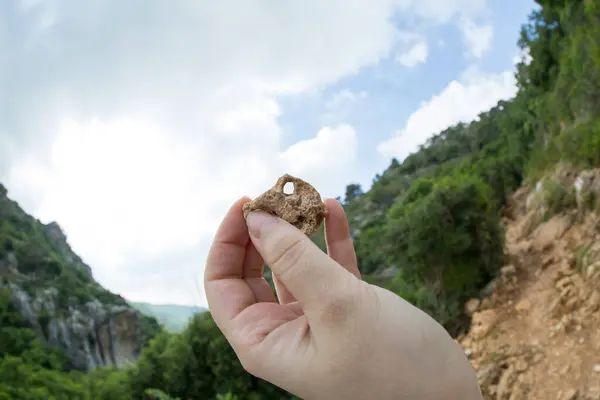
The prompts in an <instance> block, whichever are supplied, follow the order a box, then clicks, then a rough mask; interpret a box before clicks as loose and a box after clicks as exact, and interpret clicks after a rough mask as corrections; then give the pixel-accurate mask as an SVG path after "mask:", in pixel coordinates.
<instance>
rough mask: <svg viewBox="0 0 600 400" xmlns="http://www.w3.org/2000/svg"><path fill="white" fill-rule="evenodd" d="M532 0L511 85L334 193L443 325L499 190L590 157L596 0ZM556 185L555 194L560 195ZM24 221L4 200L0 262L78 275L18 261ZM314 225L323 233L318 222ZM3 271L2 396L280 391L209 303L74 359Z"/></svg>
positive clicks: (479, 268)
mask: <svg viewBox="0 0 600 400" xmlns="http://www.w3.org/2000/svg"><path fill="white" fill-rule="evenodd" d="M537 3H538V4H539V5H540V6H541V9H540V11H535V12H532V14H531V16H530V19H529V21H528V22H527V23H526V24H525V25H524V26H523V28H522V32H521V40H520V42H519V46H520V47H521V49H523V50H524V51H526V52H527V53H528V54H529V55H530V57H531V58H530V59H529V58H524V59H523V60H522V62H521V63H519V65H518V71H517V75H516V76H517V80H518V85H519V91H518V94H517V95H516V97H515V98H513V99H511V100H510V101H502V102H500V103H498V104H497V105H496V106H495V107H494V108H492V109H491V110H488V111H487V112H485V113H482V114H481V115H480V116H479V118H478V119H477V120H476V121H473V122H471V123H469V124H458V125H456V126H453V127H449V128H448V129H446V130H445V131H443V132H440V133H438V134H436V135H435V136H434V137H432V138H431V139H430V140H428V142H427V143H425V144H423V145H422V146H421V148H420V149H419V151H417V152H415V153H414V154H412V155H410V156H409V157H408V158H406V159H405V160H402V162H398V161H397V160H394V161H393V162H392V163H391V165H390V166H389V168H387V169H386V170H385V171H383V172H382V173H381V174H379V175H377V176H376V177H375V179H374V182H373V185H372V187H371V189H370V190H369V191H368V192H365V193H363V192H362V190H361V188H360V187H359V186H358V185H355V184H350V185H348V187H347V189H346V193H345V194H344V196H342V199H341V200H342V201H343V204H344V207H345V208H346V210H347V213H348V216H349V219H350V225H351V231H352V235H353V238H354V240H355V247H356V251H357V255H358V260H359V267H360V269H361V271H362V273H363V275H364V277H365V279H366V280H368V281H369V282H371V283H374V284H377V285H381V286H384V287H386V288H388V289H390V290H392V291H394V292H395V293H397V294H399V295H401V296H402V297H404V298H405V299H407V300H408V301H410V302H412V303H413V304H415V305H417V306H418V307H420V308H422V309H423V310H425V311H426V312H428V313H430V314H431V315H432V316H433V317H435V318H436V319H437V320H438V321H440V322H441V323H442V324H443V325H444V326H445V327H446V328H447V329H449V331H450V332H452V333H453V334H459V333H461V332H463V331H464V330H465V329H466V328H467V324H468V322H469V318H468V317H467V316H465V315H463V306H464V303H465V302H466V301H467V300H468V299H469V298H471V297H476V296H477V294H478V293H479V292H480V291H481V290H482V289H483V288H484V287H485V286H486V284H487V283H488V282H489V281H490V280H491V279H493V278H494V277H496V276H497V275H498V273H499V270H500V267H501V266H502V265H503V264H504V262H505V257H506V256H505V246H504V240H505V235H504V231H503V226H502V223H501V219H502V213H503V209H504V206H505V205H506V204H507V200H508V198H509V195H510V194H511V193H512V192H513V191H515V190H516V189H517V188H519V186H521V185H523V184H526V185H527V184H531V183H533V182H536V181H537V179H538V178H539V177H540V176H542V174H544V172H545V171H546V170H547V169H548V168H551V167H553V166H554V165H555V164H556V163H557V162H559V161H563V162H566V163H570V164H572V166H573V167H574V168H589V167H592V166H598V165H600V117H599V116H600V89H599V88H600V5H599V4H598V2H597V1H590V0H562V1H561V0H553V1H550V0H537ZM561 188H562V187H561V186H560V185H559V186H558V187H557V189H556V193H558V195H561V194H564V195H566V196H569V195H570V193H569V192H568V190H567V192H566V193H565V192H564V190H566V189H564V188H562V189H561ZM3 195H6V191H4V192H3ZM559 197H560V196H559ZM590 204H592V206H597V202H595V203H594V202H591V203H590ZM23 221H24V220H22V219H20V220H18V221H17V220H15V219H13V218H12V217H11V216H10V215H7V214H2V220H0V228H1V229H0V237H2V245H3V247H2V248H1V249H0V260H2V261H0V271H2V270H3V266H4V265H9V263H10V262H11V261H10V260H11V257H12V256H9V255H10V254H15V253H16V254H17V260H18V261H19V263H18V269H21V268H22V267H21V265H22V264H21V263H24V264H23V266H24V268H27V269H28V271H31V272H32V273H34V274H36V275H39V276H42V275H43V276H44V277H45V278H44V279H49V280H50V281H51V282H55V283H56V286H57V288H58V290H59V291H60V290H62V289H60V288H62V287H65V286H61V285H63V283H61V282H62V280H66V279H75V280H77V279H79V280H81V279H83V277H81V276H80V275H81V274H83V272H81V271H79V272H77V271H75V270H73V271H71V272H68V273H67V272H66V269H65V268H63V267H61V266H60V265H62V264H61V263H60V262H59V263H58V264H59V265H57V263H56V262H54V261H53V259H52V258H47V257H46V258H44V257H42V258H36V259H33V260H31V262H28V261H25V260H27V258H26V257H27V255H28V254H33V253H30V251H29V250H27V251H25V252H24V254H23V256H18V252H19V248H17V247H18V246H17V247H15V242H14V241H13V240H6V239H5V238H6V237H7V236H10V237H14V236H15V235H17V236H19V237H20V240H21V242H20V243H31V246H32V247H30V250H31V252H35V251H37V247H36V246H41V244H39V243H38V242H29V241H28V240H27V239H28V238H29V237H34V235H38V234H39V232H37V231H35V230H33V231H31V230H30V229H29V228H28V226H29V225H28V222H27V223H25V224H23V223H22V222H23ZM7 232H8V233H7ZM313 239H314V241H315V242H316V243H317V244H319V245H320V246H321V247H323V246H324V239H323V230H322V229H321V231H319V232H317V233H316V234H315V235H314V238H313ZM55 253H56V251H55ZM57 254H58V253H57ZM22 257H25V258H22ZM59 261H60V260H59ZM44 274H50V275H48V276H46V275H44ZM3 279H7V278H6V277H5V278H3ZM11 279H12V278H11ZM3 282H4V283H3V286H4V287H5V288H4V289H3V292H2V293H0V357H1V359H0V399H48V398H52V396H55V398H57V399H63V398H64V399H67V398H68V399H110V400H113V399H150V398H164V399H167V398H179V399H217V398H218V399H230V400H233V399H280V398H288V397H289V396H287V395H286V394H285V393H283V392H282V391H280V390H278V389H276V388H274V387H273V386H271V385H269V384H267V383H265V382H263V381H260V380H258V379H256V378H254V377H252V376H250V375H249V374H247V373H246V372H244V370H243V369H242V367H241V365H240V363H239V362H238V361H237V359H236V357H235V354H234V353H233V350H232V349H231V347H230V346H229V344H228V343H227V341H226V340H225V339H224V337H223V336H222V335H221V333H220V332H219V330H218V329H217V327H216V325H215V324H214V322H213V321H212V319H211V317H210V313H204V314H197V315H196V316H195V317H194V318H193V320H192V321H191V323H190V324H189V325H188V326H187V327H186V329H185V330H184V331H183V332H182V333H168V332H165V331H160V333H158V334H157V335H156V336H155V337H154V339H152V340H151V342H150V343H149V345H148V346H147V347H146V348H145V349H144V351H143V353H142V355H141V358H140V359H139V361H137V363H135V364H132V365H122V366H121V368H120V369H116V368H114V367H113V366H107V367H104V368H99V369H95V370H94V371H93V372H89V373H84V372H79V371H74V370H73V369H72V368H71V366H70V365H69V363H68V362H67V361H66V360H67V358H66V355H65V354H64V351H63V350H61V349H60V347H55V348H56V351H53V352H47V351H44V350H43V349H44V348H45V347H44V346H45V345H44V344H43V343H42V342H43V340H40V339H39V338H40V335H39V334H38V333H37V332H36V330H35V327H33V326H31V324H30V322H28V321H27V319H26V318H24V317H23V313H22V312H20V311H19V310H18V308H17V306H16V305H15V304H14V302H11V300H10V299H11V294H10V293H9V291H10V290H11V289H10V287H9V285H8V283H11V282H8V281H6V280H5V281H3ZM69 282H71V281H69ZM67 287H69V288H80V287H85V288H86V292H85V293H81V296H87V294H88V293H93V294H94V296H96V297H97V298H100V297H102V293H103V292H99V290H100V289H98V288H96V287H95V286H94V285H92V284H81V282H80V281H74V282H72V283H69V286H67ZM94 291H97V292H94ZM74 295H76V296H78V295H79V291H76V292H75V293H74ZM114 299H115V298H113V297H110V298H109V299H108V300H107V301H110V302H113V301H116V300H114ZM101 301H104V300H101ZM146 322H147V325H152V323H151V322H150V321H146ZM151 331H153V332H156V331H157V330H156V329H151ZM166 393H168V395H167V394H166ZM169 396H171V397H169Z"/></svg>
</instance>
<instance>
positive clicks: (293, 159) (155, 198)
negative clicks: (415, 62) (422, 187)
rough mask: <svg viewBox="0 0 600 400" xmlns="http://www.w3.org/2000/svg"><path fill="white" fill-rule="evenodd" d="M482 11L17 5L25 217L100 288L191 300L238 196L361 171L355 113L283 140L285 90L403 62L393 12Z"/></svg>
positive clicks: (379, 6)
mask: <svg viewBox="0 0 600 400" xmlns="http://www.w3.org/2000/svg"><path fill="white" fill-rule="evenodd" d="M483 8H484V2H483V0H453V1H447V2H444V3H443V4H441V3H439V2H438V1H437V0H436V1H434V0H421V1H415V0H373V1H369V2H356V1H354V2H351V4H350V5H349V3H348V1H347V0H332V1H327V2H323V1H320V0H309V1H292V2H265V1H262V0H251V1H239V0H238V1H236V0H225V1H219V2H166V1H160V0H137V1H134V0H131V1H127V2H114V1H107V0H95V1H93V2H81V1H79V0H62V1H50V0H31V1H27V2H21V3H20V5H18V4H17V3H15V2H10V1H9V2H2V4H1V5H0V77H2V78H0V79H1V80H0V87H2V89H1V90H0V180H1V181H2V182H3V183H5V184H6V186H7V187H8V189H9V191H10V196H11V197H12V198H14V199H16V200H17V201H19V202H20V203H21V204H22V205H23V206H24V207H25V208H26V210H27V211H28V212H30V213H33V214H34V215H36V216H38V217H40V218H41V219H42V220H44V221H49V220H57V221H58V222H59V224H60V225H61V226H62V227H63V228H64V229H65V231H66V233H67V235H68V237H69V241H70V242H71V243H72V245H73V247H74V249H75V251H76V252H78V253H79V254H81V255H82V257H83V258H84V259H85V260H86V261H87V262H88V263H89V264H91V265H92V267H93V271H94V275H95V276H96V277H97V279H98V280H99V281H100V283H102V284H103V285H105V286H107V287H108V288H110V289H111V290H114V291H117V292H119V293H121V294H123V295H124V296H126V297H129V298H132V299H135V300H145V301H155V302H166V301H168V302H182V303H183V302H190V300H192V299H191V298H190V293H191V292H190V291H188V289H189V290H196V288H194V287H193V286H191V287H189V286H188V287H187V288H185V289H182V288H183V287H185V285H186V284H188V283H189V282H192V281H194V280H195V279H196V278H197V277H198V276H201V275H202V269H203V265H204V258H205V255H206V251H207V248H208V246H209V244H210V241H211V239H212V234H213V233H214V231H215V228H216V226H217V224H218V223H219V222H220V219H221V217H222V215H223V213H224V212H225V211H226V209H227V208H228V207H229V205H230V204H231V202H232V201H234V200H235V199H236V198H238V197H239V196H241V195H243V194H248V195H251V196H254V195H258V194H259V193H260V192H262V191H263V190H264V189H266V188H268V187H270V186H271V185H272V183H273V182H274V181H275V179H276V178H277V176H278V175H279V174H280V173H282V172H290V173H296V174H298V175H300V176H301V177H304V178H306V179H310V180H311V181H313V182H314V183H315V185H317V186H318V187H319V189H320V190H322V192H323V194H324V195H326V196H327V195H329V196H335V195H338V194H340V193H342V191H343V188H344V186H345V184H346V183H347V182H348V181H349V180H350V179H351V177H352V176H353V175H352V174H353V169H352V168H353V165H352V163H353V161H354V158H355V154H356V153H355V152H356V146H357V138H356V133H355V132H354V129H353V128H352V127H351V126H349V125H346V124H343V123H342V122H343V121H342V120H341V119H342V118H341V117H340V118H338V120H337V121H335V123H333V122H331V121H330V122H331V123H330V124H329V125H328V127H325V128H323V129H321V130H320V131H319V132H318V133H317V134H316V136H314V137H313V138H311V139H308V140H306V141H301V142H298V143H294V141H292V142H291V143H290V144H286V145H284V144H283V143H282V131H281V128H280V126H279V123H278V118H279V117H280V112H281V110H280V107H279V97H280V96H282V95H293V94H299V93H306V92H318V91H319V90H321V89H322V88H324V87H325V86H326V85H329V84H332V83H335V82H337V81H338V80H339V79H341V78H343V77H346V76H349V75H353V74H356V73H357V72H358V71H360V70H361V68H364V67H365V66H369V65H373V64H376V63H377V62H378V61H379V60H380V59H381V58H382V57H386V56H387V55H389V53H390V52H391V51H392V50H393V49H394V48H395V44H396V42H397V41H398V40H399V36H400V34H399V32H398V31H397V29H396V27H395V26H394V24H393V19H392V16H394V13H395V12H396V11H399V12H401V14H400V15H403V16H405V17H406V18H420V19H424V20H426V21H427V22H428V23H429V24H441V23H451V21H454V19H456V18H457V16H458V15H463V14H464V13H465V12H468V13H476V12H478V11H477V10H480V9H483ZM141 9H143V12H140V10H141ZM332 16H335V18H332ZM7 26H11V27H12V28H11V29H7V28H6V27H7ZM13 28H14V29H13ZM349 93H350V92H348V93H343V94H341V97H340V100H339V102H338V103H337V104H338V105H337V106H338V108H337V110H338V111H339V110H340V109H345V108H344V107H346V106H344V107H341V105H342V104H346V105H348V104H351V103H352V102H353V98H352V96H351V95H350V94H349ZM354 95H356V94H354ZM358 98H360V96H359V97H358ZM334 103H335V102H334ZM334 109H335V107H334V108H332V109H331V110H334ZM307 136H309V137H310V136H311V134H310V133H309V134H307ZM305 154H308V156H310V158H308V156H305ZM199 289H201V287H200V288H199ZM197 295H198V296H197V297H195V300H197V301H199V302H201V303H204V301H205V300H204V299H203V295H202V293H199V294H198V293H197Z"/></svg>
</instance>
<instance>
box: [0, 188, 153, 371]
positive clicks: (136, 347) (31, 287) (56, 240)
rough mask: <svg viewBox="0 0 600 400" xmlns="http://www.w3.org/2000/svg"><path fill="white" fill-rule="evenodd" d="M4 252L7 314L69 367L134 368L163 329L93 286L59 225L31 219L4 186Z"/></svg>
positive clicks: (0, 210) (1, 291) (1, 271)
mask: <svg viewBox="0 0 600 400" xmlns="http://www.w3.org/2000/svg"><path fill="white" fill-rule="evenodd" d="M0 246H1V247H0V299H1V300H2V304H0V309H4V310H7V312H8V311H10V310H13V311H14V312H16V313H17V314H13V316H14V317H15V318H16V320H19V323H18V325H19V326H20V327H22V328H23V329H28V330H29V331H30V332H32V333H34V334H35V338H36V339H37V340H39V342H40V343H42V344H43V345H44V346H50V347H51V348H52V349H55V350H57V351H59V352H62V353H64V356H65V357H66V359H67V360H68V365H69V367H71V368H74V369H76V370H80V371H88V370H93V369H96V368H99V367H106V366H114V367H123V366H125V365H128V364H131V363H134V362H135V361H136V360H137V359H138V358H139V356H140V354H141V352H142V348H143V347H144V346H145V345H146V343H147V342H148V341H149V340H150V339H151V338H152V337H153V336H154V335H155V334H156V333H157V332H158V331H159V330H160V327H159V325H158V322H157V321H156V320H155V319H154V318H151V317H148V316H146V315H143V314H142V313H140V312H139V311H137V310H136V309H135V308H133V307H131V306H130V305H129V304H127V302H126V301H125V299H123V298H122V297H121V296H119V295H117V294H114V293H111V292H110V291H108V290H106V289H105V288H103V287H102V286H101V285H100V284H98V283H97V282H96V281H95V280H94V278H93V275H92V271H91V268H90V267H89V266H88V265H87V264H85V263H84V262H83V260H82V259H81V258H80V257H79V256H78V255H77V254H75V253H74V252H73V251H72V249H71V247H70V246H69V244H68V242H67V238H66V236H65V234H64V232H63V231H62V229H61V228H60V226H59V225H58V224H57V223H56V222H52V223H49V224H43V223H41V222H40V221H39V220H37V219H35V218H34V217H32V216H30V215H28V214H27V213H25V212H24V211H23V210H22V209H21V207H20V206H19V205H18V204H17V203H16V202H14V201H12V200H11V199H10V198H9V197H8V191H7V189H6V188H5V187H4V186H3V185H1V184H0ZM1 325H2V329H3V332H2V334H1V335H0V336H2V338H3V340H8V339H7V338H6V337H4V336H5V335H8V331H7V330H6V329H8V328H9V327H8V326H7V325H6V324H4V323H3V324H1ZM30 336H31V335H29V334H28V336H27V337H30ZM30 339H31V340H33V338H31V337H30ZM10 340H12V341H14V340H16V339H15V337H14V332H12V333H11V336H10ZM3 343H4V342H3ZM9 347H10V346H9ZM1 351H2V352H3V353H4V352H7V351H8V350H7V349H6V348H2V349H1ZM15 351H16V350H15Z"/></svg>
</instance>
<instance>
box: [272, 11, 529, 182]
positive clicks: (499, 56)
mask: <svg viewBox="0 0 600 400" xmlns="http://www.w3.org/2000/svg"><path fill="white" fill-rule="evenodd" d="M487 6H488V8H489V16H490V17H489V20H488V22H489V23H490V25H491V26H492V27H493V36H492V40H491V43H490V48H489V50H487V51H486V52H485V53H484V54H483V55H482V57H481V58H474V57H472V56H471V55H465V48H464V43H463V38H462V35H461V32H460V31H459V30H458V29H457V28H456V27H455V26H447V25H446V26H441V27H438V28H437V29H433V30H432V31H431V32H429V33H428V35H427V41H428V42H429V46H430V51H429V54H428V57H427V60H426V61H425V62H424V63H421V64H419V65H418V66H416V67H412V68H403V67H402V66H399V65H398V63H397V62H396V61H395V54H390V55H389V56H387V57H386V58H384V59H382V60H381V61H380V62H379V63H377V64H376V65H374V66H372V67H367V68H364V69H363V70H361V71H360V73H358V74H356V75H354V76H349V77H346V78H343V79H341V80H340V81H338V82H336V83H335V84H332V85H330V86H328V87H327V88H325V90H323V93H322V95H321V96H320V97H318V98H315V96H311V95H305V96H303V95H300V96H298V95H295V96H290V98H282V99H281V100H280V103H281V105H282V115H281V118H280V123H281V125H282V126H284V127H285V128H286V129H285V136H284V137H285V139H286V140H287V143H289V144H291V143H293V142H295V141H297V140H298V139H299V138H302V139H308V138H309V137H311V136H312V135H313V132H314V131H315V130H318V128H319V126H320V125H321V122H322V114H323V113H324V111H323V108H325V107H326V105H325V104H326V103H327V99H331V98H332V97H335V96H336V94H339V93H340V92H342V91H344V90H349V91H352V92H353V93H361V92H362V93H367V94H368V99H365V100H363V101H361V102H360V104H359V105H356V107H355V108H353V109H352V112H351V113H349V115H348V116H347V117H346V118H345V121H346V122H348V123H350V124H351V125H352V126H354V127H355V129H356V131H357V133H358V135H359V137H360V142H361V145H360V146H359V147H358V156H357V160H358V163H357V164H358V165H360V166H361V167H360V168H357V174H356V177H355V178H354V179H355V180H356V181H357V182H360V183H361V184H362V185H363V186H364V187H365V188H368V186H369V185H370V184H371V181H372V179H373V178H374V175H375V174H376V173H379V172H381V171H382V170H384V169H385V168H387V166H388V165H389V157H382V155H381V154H380V153H379V152H378V151H377V149H376V147H377V144H378V143H380V142H382V141H384V140H385V139H387V138H388V137H389V135H391V134H392V133H393V132H394V131H395V130H397V129H398V128H399V127H401V126H402V125H403V124H405V123H406V120H407V119H408V117H409V116H410V114H411V113H412V112H413V111H415V110H416V109H418V108H419V104H420V103H421V102H422V101H423V100H428V99H430V98H431V97H432V96H434V95H436V94H438V93H440V92H442V91H443V90H444V88H445V87H446V86H447V85H448V83H449V82H451V81H452V80H454V79H457V78H458V77H459V76H460V74H461V72H463V71H464V70H466V69H467V68H468V67H471V66H474V65H475V66H477V67H478V68H479V69H480V70H481V71H483V72H485V73H488V74H499V73H502V72H504V71H507V70H512V69H513V68H514V61H513V60H514V58H515V57H516V56H517V55H518V46H517V41H518V39H519V36H520V27H521V25H522V24H523V23H525V22H526V21H527V16H528V14H529V13H530V12H531V11H532V10H533V8H534V6H536V5H535V3H534V2H533V1H520V0H507V1H502V2H498V1H496V2H492V1H488V2H487ZM396 19H397V21H398V22H397V23H398V24H399V25H401V24H402V18H401V17H398V16H397V17H396ZM340 194H343V193H340Z"/></svg>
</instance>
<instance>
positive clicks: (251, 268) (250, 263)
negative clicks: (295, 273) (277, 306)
mask: <svg viewBox="0 0 600 400" xmlns="http://www.w3.org/2000/svg"><path fill="white" fill-rule="evenodd" d="M264 265H265V262H264V261H263V259H262V257H261V255H260V254H259V253H258V251H257V250H256V247H254V244H252V241H251V240H250V238H249V237H248V244H247V245H246V259H245V260H244V267H243V270H242V277H243V279H244V280H245V281H246V283H247V284H248V286H250V289H251V290H252V292H253V293H254V296H255V298H256V301H257V302H276V301H277V299H276V298H275V294H274V293H273V290H272V289H271V287H270V286H269V283H268V282H267V280H266V279H265V278H264V276H263V266H264Z"/></svg>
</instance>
